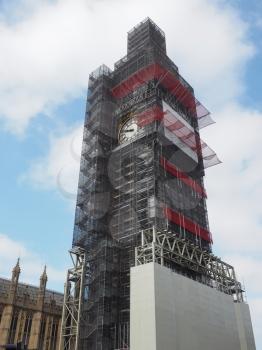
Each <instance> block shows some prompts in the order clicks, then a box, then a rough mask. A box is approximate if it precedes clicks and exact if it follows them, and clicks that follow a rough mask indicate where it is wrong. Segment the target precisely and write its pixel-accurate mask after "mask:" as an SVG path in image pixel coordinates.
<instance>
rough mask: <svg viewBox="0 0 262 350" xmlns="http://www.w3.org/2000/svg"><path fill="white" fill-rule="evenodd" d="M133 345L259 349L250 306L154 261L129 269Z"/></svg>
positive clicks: (140, 348)
mask: <svg viewBox="0 0 262 350" xmlns="http://www.w3.org/2000/svg"><path fill="white" fill-rule="evenodd" d="M130 318H131V319H130V322H131V334H130V340H131V350H145V349H150V350H191V349H192V350H211V349H212V350H221V349H223V350H255V341H254V335H253V330H252V324H251V318H250V312H249V307H248V305H247V304H245V303H234V301H233V299H232V297H231V296H229V295H226V294H224V293H221V292H219V291H217V290H216V289H213V288H210V287H207V286H205V285H203V284H201V283H198V282H195V281H194V280H191V279H189V278H187V277H184V276H181V275H179V274H177V273H175V272H173V271H171V270H170V269H168V268H165V267H163V266H160V265H158V264H154V263H150V264H146V265H141V266H137V267H134V268H132V269H131V315H130Z"/></svg>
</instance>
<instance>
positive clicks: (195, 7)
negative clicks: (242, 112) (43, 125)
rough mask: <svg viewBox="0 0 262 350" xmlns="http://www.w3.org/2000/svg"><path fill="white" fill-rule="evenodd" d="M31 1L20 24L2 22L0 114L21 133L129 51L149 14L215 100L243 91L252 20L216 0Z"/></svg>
mask: <svg viewBox="0 0 262 350" xmlns="http://www.w3.org/2000/svg"><path fill="white" fill-rule="evenodd" d="M33 3H34V2H32V1H28V0H27V1H24V2H23V3H22V4H23V5H24V7H22V6H20V7H19V11H18V13H19V14H18V16H17V17H18V20H17V21H16V22H15V23H11V24H10V23H8V22H6V21H5V20H3V19H2V21H0V50H1V56H0V74H1V81H0V117H1V118H2V120H3V122H4V125H5V126H6V127H7V128H8V129H9V130H11V131H12V132H15V133H21V132H23V131H24V130H25V128H26V127H27V125H28V123H29V122H30V120H31V119H32V118H34V117H36V116H37V114H39V113H41V112H42V113H46V111H47V110H48V109H50V108H53V107H54V106H57V105H59V104H61V103H63V102H64V101H66V100H68V99H70V98H72V97H74V96H77V95H78V94H79V91H81V89H83V88H86V86H87V81H88V74H89V73H90V71H92V70H93V69H94V68H96V66H97V65H99V64H100V63H103V62H105V63H107V64H109V65H111V66H112V65H113V62H114V61H115V60H117V59H118V58H119V57H120V56H121V55H124V54H125V46H126V42H125V32H126V31H128V30H129V29H130V28H132V27H133V25H134V24H136V23H137V22H139V21H140V20H142V19H143V18H144V17H146V16H148V15H149V16H152V18H153V19H154V20H155V21H157V23H158V24H159V26H160V27H162V28H163V29H164V30H165V31H166V35H167V42H168V48H169V54H170V55H171V56H172V57H174V60H175V61H176V63H177V64H179V65H182V66H183V70H184V72H186V75H187V76H188V77H190V79H191V81H192V82H193V83H196V85H197V87H199V88H201V89H202V90H203V95H205V94H204V93H205V92H206V93H207V97H209V98H210V99H211V96H213V97H214V94H215V93H216V92H217V90H218V89H219V90H220V93H219V96H218V97H219V100H220V101H222V100H223V101H225V100H227V99H228V98H229V97H232V96H235V94H237V93H239V89H241V87H242V84H241V81H240V80H239V76H238V74H237V73H239V70H238V68H239V67H240V66H242V65H243V64H244V63H245V61H246V60H247V59H248V58H249V57H250V55H252V53H253V47H252V45H251V44H250V43H249V42H248V41H247V38H246V29H247V26H246V24H245V23H244V22H243V21H242V20H241V19H240V17H239V16H238V15H237V14H236V12H235V11H233V10H232V9H230V8H229V7H226V6H224V7H222V6H221V5H220V3H221V2H218V1H213V2H211V1H207V0H188V1H183V2H182V1H179V0H175V1H174V0H167V1H166V2H165V6H162V4H161V3H159V1H156V0H153V1H149V0H146V1H144V2H142V3H141V2H140V1H138V0H134V1H131V0H128V1H122V2H120V1H117V0H115V1H110V2H105V1H97V2H93V1H86V0H78V1H73V0H58V1H37V2H35V3H34V5H32V4H33ZM23 9H24V12H23ZM29 9H30V10H29ZM120 13H128V14H129V16H128V17H127V18H126V16H120V15H119V14H120ZM23 14H24V16H23ZM0 20H1V19H0ZM221 74H223V79H221ZM225 88H227V89H225ZM225 90H226V91H225ZM218 97H217V98H218ZM213 101H214V99H213Z"/></svg>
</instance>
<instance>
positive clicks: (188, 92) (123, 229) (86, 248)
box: [61, 18, 253, 350]
mask: <svg viewBox="0 0 262 350" xmlns="http://www.w3.org/2000/svg"><path fill="white" fill-rule="evenodd" d="M211 123H212V119H211V117H210V113H209V112H208V110H207V109H206V108H205V107H204V106H203V105H202V104H201V103H200V102H199V101H198V100H197V99H196V97H195V94H194V90H193V88H192V87H191V86H190V85H189V83H187V82H186V80H185V79H184V78H183V77H182V76H181V75H180V74H179V70H178V67H177V66H176V65H175V64H174V63H173V61H172V60H171V59H170V58H169V57H168V56H167V53H166V40H165V34H164V32H163V31H162V30H161V29H160V28H159V27H158V26H157V25H156V24H155V23H154V22H153V21H152V20H151V19H149V18H147V19H145V20H144V21H143V22H141V23H139V24H138V25H137V26H136V27H134V28H133V29H132V30H131V31H130V32H129V33H128V43H127V55H126V56H125V57H124V58H122V59H120V60H119V61H118V62H116V63H115V66H114V70H111V69H109V68H108V67H106V66H104V65H103V66H101V67H99V68H98V69H97V70H96V71H95V72H93V73H92V74H90V77H89V85H88V96H87V108H86V117H85V125H84V134H83V147H82V156H81V165H80V177H79V186H78V195H77V204H76V214H75V226H74V236H73V249H72V251H73V252H74V251H75V252H76V251H77V250H78V249H80V251H81V252H82V253H83V256H84V264H85V266H84V268H83V271H84V272H83V275H82V277H81V278H82V279H81V281H82V282H81V283H80V284H81V286H82V287H80V289H81V288H82V289H81V291H77V292H75V293H76V295H77V300H80V299H81V300H80V302H79V304H78V309H77V310H76V312H78V313H79V314H78V316H77V317H75V318H77V320H78V326H77V331H76V332H75V335H76V337H77V340H76V341H75V342H74V346H75V349H77V350H82V349H83V350H84V349H88V350H117V349H130V342H131V344H132V339H130V317H131V313H130V305H131V304H132V300H130V274H131V270H132V269H133V268H134V267H135V265H139V264H143V263H144V262H147V261H150V262H153V263H159V264H160V265H162V266H163V267H164V268H167V269H170V271H172V272H173V273H175V274H178V275H180V276H183V278H185V279H188V280H190V281H194V282H195V283H199V284H203V285H205V287H206V288H210V289H211V288H212V289H218V290H219V292H220V293H224V294H226V295H227V296H228V295H230V297H232V300H233V298H235V301H236V302H239V303H242V302H243V297H242V289H241V285H240V284H239V283H238V282H237V281H236V279H235V277H234V272H232V271H233V268H232V269H231V267H227V268H225V270H223V271H224V272H223V274H224V275H223V276H222V275H219V272H217V271H218V270H216V269H217V266H218V262H217V260H215V259H216V258H215V257H213V254H212V243H213V239H212V234H211V231H210V228H209V223H208V216H207V208H206V197H207V194H206V191H205V187H204V180H203V178H204V175H205V169H206V168H208V167H210V166H213V165H216V164H218V163H219V162H220V161H219V159H218V157H217V156H216V154H215V153H214V151H213V150H212V149H211V148H209V147H208V145H207V144H206V143H205V142H204V141H203V140H202V139H201V138H200V133H199V132H200V129H201V128H203V127H206V126H208V125H209V124H211ZM150 237H152V242H151V241H150V239H151V238H150ZM162 237H163V238H162ZM149 241H150V242H149ZM170 242H172V243H170ZM168 244H169V247H167V245H168ZM161 245H162V246H161ZM165 245H166V246H165ZM151 246H152V247H153V248H152V249H153V253H152V251H151V250H150V249H151ZM180 246H181V247H182V248H181V249H180V248H179V247H180ZM148 247H149V248H150V249H149V248H148ZM159 247H160V248H159ZM147 248H148V249H147ZM178 248H179V249H180V250H179V253H178V252H177V251H176V250H175V249H178ZM148 252H149V253H148ZM158 252H159V254H158ZM187 253H188V254H189V257H188V258H187V259H186V258H185V254H187ZM183 254H184V255H183ZM197 254H199V255H201V254H202V255H201V256H202V257H203V258H201V259H210V260H209V263H206V265H205V267H202V265H201V264H202V262H201V261H200V260H198V258H197V257H195V256H197ZM149 256H150V258H148V257H149ZM148 259H149V260H148ZM150 259H151V260H150ZM190 259H191V260H192V261H189V260H190ZM194 259H195V260H194ZM203 261H204V260H203ZM205 261H206V260H205ZM221 264H222V265H221V266H222V269H224V267H225V266H227V265H226V264H225V265H223V262H221ZM210 266H211V268H212V271H213V272H212V271H211V270H210ZM219 266H220V265H219ZM228 266H229V265H228ZM226 269H228V271H229V272H228V274H227V271H226ZM132 271H133V270H132ZM210 271H211V272H210ZM231 272H232V273H231ZM219 276H220V277H219ZM218 280H219V281H218ZM72 281H73V279H72ZM70 283H71V282H70ZM143 288H146V286H144V287H143ZM80 292H81V293H80ZM74 297H75V296H73V298H74ZM68 300H69V297H68ZM68 305H69V304H68ZM66 310H68V308H67V309H65V311H64V312H65V313H66V312H67V311H66ZM72 314H74V313H71V316H72ZM142 316H143V315H141V317H142ZM68 320H69V318H68V319H67V322H69V323H70V321H68ZM69 329H70V327H68V323H67V324H66V317H65V315H64V339H66V337H69V336H70V334H71V333H70V331H69ZM67 332H68V333H67ZM62 333H63V332H62ZM131 333H132V332H131ZM145 337H146V336H145ZM62 343H63V342H62ZM69 343H70V342H69ZM69 343H68V344H69ZM133 344H135V342H133ZM65 348H66V346H65V347H64V349H65ZM154 348H155V347H154ZM61 349H62V348H61ZM71 349H73V348H72V347H70V345H68V350H71ZM141 349H142V348H141ZM152 349H153V348H152ZM158 349H159V350H160V348H158ZM172 349H173V348H172ZM174 349H178V350H180V349H181V350H182V349H183V350H189V349H185V348H183V346H181V347H174ZM195 349H198V347H195ZM202 349H203V348H202ZM232 349H233V347H232ZM250 349H251V348H250ZM252 349H253V348H252ZM131 350H140V347H139V346H137V345H136V346H133V348H132V347H131ZM145 350H149V348H145ZM161 350H168V349H167V348H163V347H162V348H161Z"/></svg>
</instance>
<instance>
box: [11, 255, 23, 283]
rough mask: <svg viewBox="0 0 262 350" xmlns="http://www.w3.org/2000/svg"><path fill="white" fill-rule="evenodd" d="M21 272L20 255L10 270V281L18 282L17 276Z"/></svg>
mask: <svg viewBox="0 0 262 350" xmlns="http://www.w3.org/2000/svg"><path fill="white" fill-rule="evenodd" d="M20 273H21V268H20V257H19V258H18V259H17V262H16V265H15V266H14V268H13V271H12V282H13V283H18V280H19V276H20Z"/></svg>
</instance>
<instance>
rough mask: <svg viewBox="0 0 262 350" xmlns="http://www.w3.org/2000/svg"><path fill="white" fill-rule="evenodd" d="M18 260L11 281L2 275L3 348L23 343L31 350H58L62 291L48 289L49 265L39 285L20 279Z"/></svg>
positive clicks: (0, 337)
mask: <svg viewBox="0 0 262 350" xmlns="http://www.w3.org/2000/svg"><path fill="white" fill-rule="evenodd" d="M20 272H21V269H20V266H19V260H18V262H17V264H16V266H15V267H14V269H13V272H12V278H11V280H8V279H4V278H0V349H3V348H4V345H6V344H16V343H18V342H24V344H26V345H27V347H28V349H30V350H58V348H59V336H60V328H61V317H62V306H63V294H62V293H58V292H53V291H51V290H48V289H46V284H47V274H46V268H45V269H44V272H43V274H42V275H41V277H40V285H39V287H35V286H31V285H29V284H24V283H20V282H19V276H20Z"/></svg>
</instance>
